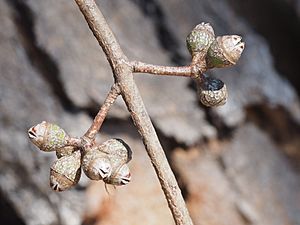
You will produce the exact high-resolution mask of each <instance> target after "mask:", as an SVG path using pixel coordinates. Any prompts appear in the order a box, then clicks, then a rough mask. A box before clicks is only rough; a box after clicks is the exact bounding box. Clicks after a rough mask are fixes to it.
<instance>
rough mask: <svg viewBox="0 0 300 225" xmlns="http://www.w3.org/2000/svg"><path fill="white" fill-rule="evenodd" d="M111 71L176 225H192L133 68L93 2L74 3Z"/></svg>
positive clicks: (88, 0)
mask: <svg viewBox="0 0 300 225" xmlns="http://www.w3.org/2000/svg"><path fill="white" fill-rule="evenodd" d="M75 1H76V3H77V5H78V6H79V9H80V10H81V12H82V14H83V15H84V17H85V19H86V21H87V23H88V25H89V27H90V29H91V30H92V32H93V34H94V36H95V37H96V39H97V40H98V42H99V44H100V46H101V47H102V49H103V51H104V53H105V54H106V57H107V59H108V61H109V63H110V66H111V68H112V71H113V74H114V78H115V83H116V84H118V85H119V87H120V92H121V95H122V97H123V99H124V101H125V103H126V105H127V108H128V110H129V112H130V114H131V117H132V120H133V122H134V124H135V126H136V127H137V129H138V131H139V133H140V135H141V137H142V140H143V143H144V145H145V148H146V150H147V153H148V155H149V157H150V159H151V162H152V165H153V166H154V168H155V171H156V174H157V176H158V178H159V181H160V184H161V186H162V189H163V191H164V194H165V196H166V199H167V201H168V205H169V208H170V210H171V212H172V215H173V218H174V220H175V223H176V225H191V224H193V223H192V220H191V218H190V216H189V213H188V210H187V208H186V205H185V202H184V199H183V197H182V194H181V191H180V189H179V187H178V184H177V181H176V179H175V176H174V174H173V172H172V170H171V168H170V165H169V164H168V161H167V158H166V156H165V153H164V151H163V149H162V146H161V144H160V142H159V140H158V137H157V134H156V132H155V129H154V127H153V125H152V123H151V120H150V118H149V115H148V113H147V111H146V109H145V106H144V103H143V101H142V98H141V95H140V93H139V91H138V89H137V86H136V84H135V82H134V80H133V74H132V73H133V68H132V66H131V64H130V62H129V61H128V59H127V57H126V56H125V55H124V53H123V52H122V50H121V48H120V45H119V44H118V42H117V40H116V38H115V37H114V35H113V33H112V31H111V29H110V28H109V26H108V24H107V23H106V20H105V19H104V17H103V15H102V13H101V12H100V10H99V8H98V7H97V5H96V3H95V1H94V0H75Z"/></svg>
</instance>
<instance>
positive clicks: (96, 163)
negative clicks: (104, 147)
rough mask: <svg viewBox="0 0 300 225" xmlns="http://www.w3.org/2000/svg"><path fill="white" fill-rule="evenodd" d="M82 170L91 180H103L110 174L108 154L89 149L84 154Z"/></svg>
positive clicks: (110, 166) (110, 167)
mask: <svg viewBox="0 0 300 225" xmlns="http://www.w3.org/2000/svg"><path fill="white" fill-rule="evenodd" d="M82 169H83V171H84V173H85V174H86V175H87V177H88V178H90V179H91V180H103V179H104V178H106V177H108V176H110V175H111V173H112V165H111V161H110V158H109V157H108V154H106V153H104V152H101V151H99V150H98V149H93V150H91V149H90V150H87V151H86V152H85V153H84V156H83V159H82Z"/></svg>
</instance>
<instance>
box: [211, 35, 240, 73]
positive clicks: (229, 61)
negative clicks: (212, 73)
mask: <svg viewBox="0 0 300 225" xmlns="http://www.w3.org/2000/svg"><path fill="white" fill-rule="evenodd" d="M244 48H245V43H244V42H242V37H240V36H238V35H225V36H221V37H217V38H216V39H215V40H214V41H213V42H212V44H211V45H210V47H209V49H208V51H207V55H206V63H207V67H208V68H214V67H216V68H223V67H229V66H232V65H235V64H236V63H237V61H238V60H239V58H240V56H241V54H242V52H243V50H244Z"/></svg>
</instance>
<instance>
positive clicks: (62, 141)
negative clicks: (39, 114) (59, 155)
mask: <svg viewBox="0 0 300 225" xmlns="http://www.w3.org/2000/svg"><path fill="white" fill-rule="evenodd" d="M28 136H29V138H30V140H31V141H32V143H33V144H34V145H36V146H37V147H38V148H39V149H40V150H42V151H45V152H50V151H55V150H56V149H59V148H62V147H64V146H65V145H66V143H67V139H68V138H69V136H68V135H67V134H66V132H65V131H64V130H63V129H61V128H60V127H59V126H57V125H56V124H52V123H48V122H46V121H43V122H41V123H39V124H37V125H35V126H33V127H31V128H30V129H29V130H28Z"/></svg>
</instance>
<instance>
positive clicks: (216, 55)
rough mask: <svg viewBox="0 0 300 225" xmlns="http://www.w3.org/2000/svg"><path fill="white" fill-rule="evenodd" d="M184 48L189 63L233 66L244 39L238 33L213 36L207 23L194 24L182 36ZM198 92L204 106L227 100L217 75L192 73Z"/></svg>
mask: <svg viewBox="0 0 300 225" xmlns="http://www.w3.org/2000/svg"><path fill="white" fill-rule="evenodd" d="M186 43H187V48H188V50H189V52H190V54H191V55H192V58H193V60H192V64H196V65H197V64H199V65H200V66H201V67H203V68H202V70H205V71H206V70H208V69H212V68H224V67H229V66H233V65H235V64H236V63H237V61H238V60H239V58H240V56H241V54H242V52H243V50H244V48H245V43H244V42H242V38H241V37H240V36H238V35H224V36H218V37H215V33H214V30H213V28H212V26H211V25H210V24H209V23H201V24H198V25H197V26H196V27H195V28H194V29H193V30H192V31H191V33H190V34H189V35H188V36H187V38H186ZM195 79H196V83H197V88H198V92H197V93H198V96H199V99H200V101H201V103H202V104H203V105H205V106H209V107H211V106H220V105H224V104H225V103H226V101H227V97H228V93H227V88H226V85H225V84H224V83H223V82H222V81H221V80H219V79H216V78H213V77H209V76H207V75H205V74H204V73H203V74H199V76H195Z"/></svg>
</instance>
